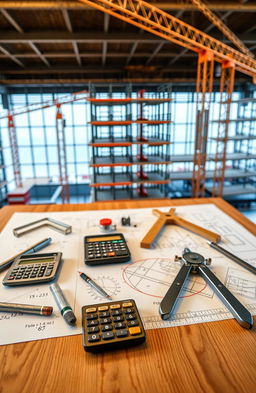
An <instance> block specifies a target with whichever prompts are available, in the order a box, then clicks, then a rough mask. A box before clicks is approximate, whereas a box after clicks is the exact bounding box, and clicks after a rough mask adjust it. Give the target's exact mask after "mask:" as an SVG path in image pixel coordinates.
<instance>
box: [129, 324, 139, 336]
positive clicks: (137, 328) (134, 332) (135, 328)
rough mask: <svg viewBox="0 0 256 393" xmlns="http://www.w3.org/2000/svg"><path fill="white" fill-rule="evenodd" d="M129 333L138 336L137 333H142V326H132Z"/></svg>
mask: <svg viewBox="0 0 256 393" xmlns="http://www.w3.org/2000/svg"><path fill="white" fill-rule="evenodd" d="M129 333H130V335H131V336H136V334H140V333H141V328H140V327H139V326H134V327H131V328H129Z"/></svg>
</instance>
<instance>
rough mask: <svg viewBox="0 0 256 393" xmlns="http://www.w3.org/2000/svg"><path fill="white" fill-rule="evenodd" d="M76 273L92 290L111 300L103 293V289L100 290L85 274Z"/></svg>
mask: <svg viewBox="0 0 256 393" xmlns="http://www.w3.org/2000/svg"><path fill="white" fill-rule="evenodd" d="M78 273H79V274H80V277H82V279H83V280H84V281H86V282H87V284H89V285H90V286H91V287H92V288H94V289H96V291H98V292H99V293H100V294H101V295H102V296H104V297H106V298H108V299H111V296H110V295H108V294H107V292H105V291H104V289H102V288H101V287H100V286H99V285H98V284H96V282H95V281H93V280H92V279H91V278H90V277H89V276H87V275H86V274H85V273H81V272H78Z"/></svg>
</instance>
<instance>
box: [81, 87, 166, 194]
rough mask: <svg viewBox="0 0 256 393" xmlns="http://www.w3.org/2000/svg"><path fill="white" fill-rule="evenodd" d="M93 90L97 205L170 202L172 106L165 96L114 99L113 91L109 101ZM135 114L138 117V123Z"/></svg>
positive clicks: (140, 94) (125, 93)
mask: <svg viewBox="0 0 256 393" xmlns="http://www.w3.org/2000/svg"><path fill="white" fill-rule="evenodd" d="M95 90H96V87H95V86H92V91H91V97H90V98H89V99H88V101H89V102H90V104H91V117H92V120H91V122H90V124H91V127H92V140H91V142H90V146H91V148H92V162H91V167H92V171H93V174H92V183H91V187H92V188H93V199H94V200H105V199H131V198H143V197H144V198H146V197H148V198H162V197H164V196H166V193H167V187H166V185H167V184H168V183H169V181H170V180H169V175H168V165H169V164H170V154H169V145H170V133H169V126H170V123H171V120H170V110H168V107H167V108H166V113H167V114H168V115H167V116H166V118H163V117H164V115H163V114H164V112H165V110H164V109H163V108H162V109H161V107H162V106H165V105H168V104H169V103H170V98H169V97H167V93H166V94H165V97H163V92H161V93H160V92H158V93H155V94H154V97H153V96H151V97H148V96H147V93H146V92H145V91H143V92H142V91H139V92H138V95H137V98H133V97H132V96H131V93H132V92H131V90H130V91H127V88H126V90H124V91H123V96H121V97H119V98H115V92H114V86H113V85H109V86H108V97H107V98H97V94H95ZM135 113H137V114H136V117H135Z"/></svg>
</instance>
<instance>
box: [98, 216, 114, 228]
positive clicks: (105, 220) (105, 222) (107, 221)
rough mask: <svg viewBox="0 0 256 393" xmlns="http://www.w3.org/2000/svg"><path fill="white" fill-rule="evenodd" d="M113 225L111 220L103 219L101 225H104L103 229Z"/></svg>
mask: <svg viewBox="0 0 256 393" xmlns="http://www.w3.org/2000/svg"><path fill="white" fill-rule="evenodd" d="M111 224H112V220H111V218H102V219H101V220H100V225H102V226H103V227H108V226H109V225H111Z"/></svg>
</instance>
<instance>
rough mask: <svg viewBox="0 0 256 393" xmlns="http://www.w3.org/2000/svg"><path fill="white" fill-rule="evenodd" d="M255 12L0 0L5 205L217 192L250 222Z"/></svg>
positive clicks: (188, 0) (252, 5)
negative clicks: (245, 215)
mask: <svg viewBox="0 0 256 393" xmlns="http://www.w3.org/2000/svg"><path fill="white" fill-rule="evenodd" d="M255 15H256V2H255V1H254V0H248V1H246V0H228V1H220V0H219V1H217V0H211V1H207V2H206V1H205V0H202V1H201V0H182V1H178V0H176V1H175V0H173V1H166V0H162V1H156V0H155V1H148V2H144V1H141V0H126V1H124V0H96V1H89V0H81V1H47V2H45V1H30V0H28V1H26V2H25V1H9V0H6V1H0V93H1V99H0V132H1V133H0V204H1V206H3V205H5V204H41V203H43V204H45V203H46V204H49V203H70V202H72V203H80V202H82V203H84V202H90V201H104V200H121V199H122V200H125V199H145V198H147V199H150V198H166V197H167V198H189V197H199V198H200V197H210V196H220V197H223V198H224V199H225V200H226V201H228V202H229V203H231V204H233V205H234V206H236V207H238V208H239V209H240V210H242V211H244V212H245V214H247V213H248V217H249V218H251V217H252V218H251V219H252V220H254V221H255V220H256V213H254V214H255V215H254V216H253V215H250V214H253V212H256V160H255V159H256V60H255V55H256V17H255ZM247 210H248V212H247ZM250 211H251V213H250Z"/></svg>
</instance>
